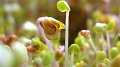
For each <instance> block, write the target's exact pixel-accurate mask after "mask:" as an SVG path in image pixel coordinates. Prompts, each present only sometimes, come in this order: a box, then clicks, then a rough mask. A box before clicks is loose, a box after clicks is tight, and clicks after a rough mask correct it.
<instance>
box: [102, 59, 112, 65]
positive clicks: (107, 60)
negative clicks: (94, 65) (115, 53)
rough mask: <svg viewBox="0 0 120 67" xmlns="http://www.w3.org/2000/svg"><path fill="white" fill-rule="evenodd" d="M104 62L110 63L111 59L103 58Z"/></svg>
mask: <svg viewBox="0 0 120 67" xmlns="http://www.w3.org/2000/svg"><path fill="white" fill-rule="evenodd" d="M103 62H104V63H105V64H106V65H109V64H110V62H111V61H110V59H108V58H105V59H104V60H103Z"/></svg>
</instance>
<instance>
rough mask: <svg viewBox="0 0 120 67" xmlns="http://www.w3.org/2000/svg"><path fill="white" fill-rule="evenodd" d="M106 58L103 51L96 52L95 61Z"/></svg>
mask: <svg viewBox="0 0 120 67" xmlns="http://www.w3.org/2000/svg"><path fill="white" fill-rule="evenodd" d="M105 58H106V54H105V52H104V51H98V52H97V55H96V59H97V60H99V61H102V60H104V59H105Z"/></svg>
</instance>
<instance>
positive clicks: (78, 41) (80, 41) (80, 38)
mask: <svg viewBox="0 0 120 67" xmlns="http://www.w3.org/2000/svg"><path fill="white" fill-rule="evenodd" d="M75 44H77V45H79V47H83V45H84V44H85V39H84V37H83V36H78V37H76V38H75Z"/></svg>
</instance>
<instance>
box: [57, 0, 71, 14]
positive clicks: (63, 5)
mask: <svg viewBox="0 0 120 67" xmlns="http://www.w3.org/2000/svg"><path fill="white" fill-rule="evenodd" d="M57 9H58V10H59V11H61V12H66V11H70V7H69V5H68V3H67V2H66V1H58V2H57Z"/></svg>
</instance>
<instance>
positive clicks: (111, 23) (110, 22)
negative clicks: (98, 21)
mask: <svg viewBox="0 0 120 67" xmlns="http://www.w3.org/2000/svg"><path fill="white" fill-rule="evenodd" d="M115 26H116V24H115V20H114V19H111V20H110V21H109V22H108V24H107V30H113V29H114V28H115Z"/></svg>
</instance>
